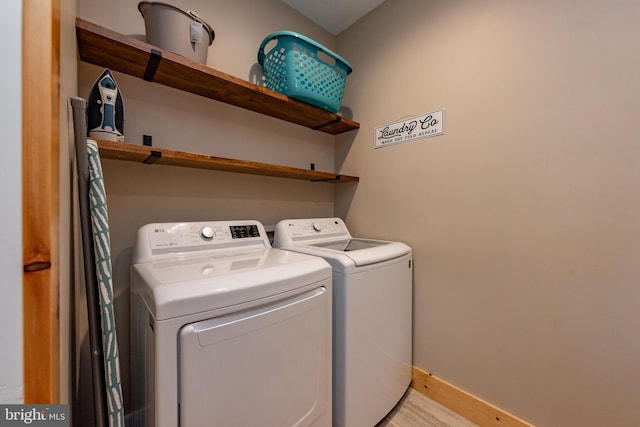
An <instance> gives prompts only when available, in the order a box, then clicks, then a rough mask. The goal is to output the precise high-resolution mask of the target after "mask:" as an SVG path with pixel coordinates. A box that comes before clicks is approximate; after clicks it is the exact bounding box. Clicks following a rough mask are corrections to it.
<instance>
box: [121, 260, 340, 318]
mask: <svg viewBox="0 0 640 427" xmlns="http://www.w3.org/2000/svg"><path fill="white" fill-rule="evenodd" d="M330 277H331V268H330V266H329V265H328V264H327V263H326V262H325V261H324V260H323V259H320V258H317V257H311V256H308V255H305V254H300V253H295V252H290V251H285V250H280V249H271V248H267V249H262V250H241V251H237V250H236V251H229V252H221V253H215V254H212V253H210V254H204V255H200V254H197V255H193V256H180V257H175V258H172V259H163V260H159V261H156V262H144V263H140V264H134V265H133V267H132V286H135V287H136V288H137V289H138V290H139V292H140V294H141V295H142V297H143V298H144V300H145V302H146V303H147V305H148V306H149V309H150V310H151V313H152V314H153V315H154V317H155V318H156V320H165V319H170V318H174V317H179V316H184V315H189V314H195V313H200V312H204V311H209V310H215V309H219V308H224V307H230V306H233V305H236V304H241V303H245V302H249V301H254V300H258V299H261V298H266V297H269V296H273V295H277V294H279V293H282V292H287V291H290V290H294V289H297V288H301V287H304V286H308V285H310V284H313V283H317V282H320V281H322V280H325V279H327V278H330Z"/></svg>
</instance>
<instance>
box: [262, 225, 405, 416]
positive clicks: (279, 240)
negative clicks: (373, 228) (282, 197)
mask: <svg viewBox="0 0 640 427" xmlns="http://www.w3.org/2000/svg"><path fill="white" fill-rule="evenodd" d="M274 246H275V247H279V248H284V249H288V250H291V251H297V252H301V253H305V254H309V255H315V256H318V257H322V258H323V259H325V260H327V261H328V262H329V264H331V267H332V269H333V328H334V330H333V426H334V427H372V426H374V425H375V424H376V423H377V422H379V421H380V420H381V419H382V418H384V416H385V415H386V414H387V413H388V412H389V411H391V410H392V409H393V407H394V406H395V405H396V404H397V403H398V401H399V400H400V399H401V398H402V396H403V394H404V393H405V392H406V390H407V388H408V387H409V384H410V383H411V364H412V304H413V303H412V300H413V297H412V294H413V285H412V284H413V274H412V271H413V269H412V251H411V248H410V247H409V246H407V245H405V244H404V243H400V242H390V241H381V240H372V239H356V238H353V237H352V236H351V234H350V233H349V230H348V229H347V227H346V225H345V223H344V221H342V219H340V218H318V219H293V220H283V221H280V222H279V223H278V224H276V227H275V238H274Z"/></svg>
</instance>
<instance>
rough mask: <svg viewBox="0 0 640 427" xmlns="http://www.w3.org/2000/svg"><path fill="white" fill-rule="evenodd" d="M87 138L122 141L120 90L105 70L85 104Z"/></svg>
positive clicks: (122, 117)
mask: <svg viewBox="0 0 640 427" xmlns="http://www.w3.org/2000/svg"><path fill="white" fill-rule="evenodd" d="M87 117H88V122H89V123H88V126H87V128H88V129H89V137H91V138H97V139H105V140H108V141H119V142H122V141H124V103H123V101H122V95H121V93H120V89H119V88H118V85H117V84H116V81H115V79H114V78H113V76H112V75H111V72H110V71H109V70H108V69H107V70H104V72H103V73H102V74H101V75H100V77H98V79H97V80H96V82H95V83H94V84H93V87H92V88H91V92H90V93H89V101H88V103H87Z"/></svg>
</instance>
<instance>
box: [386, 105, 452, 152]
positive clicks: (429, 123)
mask: <svg viewBox="0 0 640 427" xmlns="http://www.w3.org/2000/svg"><path fill="white" fill-rule="evenodd" d="M443 134H444V109H442V110H437V111H432V112H431V113H427V114H422V115H420V116H415V117H409V118H408V119H404V120H400V121H397V122H394V123H389V124H386V125H382V126H379V127H377V128H376V129H375V131H374V147H375V148H382V147H386V146H389V145H393V144H399V143H401V142H407V141H412V140H414V139H420V138H428V137H431V136H438V135H443Z"/></svg>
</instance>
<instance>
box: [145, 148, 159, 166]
mask: <svg viewBox="0 0 640 427" xmlns="http://www.w3.org/2000/svg"><path fill="white" fill-rule="evenodd" d="M161 158H162V152H161V151H155V150H151V153H150V154H149V157H147V158H146V159H145V160H144V162H142V163H144V164H146V165H152V164H154V163H155V162H157V161H158V160H160V159H161Z"/></svg>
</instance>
